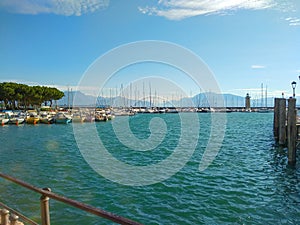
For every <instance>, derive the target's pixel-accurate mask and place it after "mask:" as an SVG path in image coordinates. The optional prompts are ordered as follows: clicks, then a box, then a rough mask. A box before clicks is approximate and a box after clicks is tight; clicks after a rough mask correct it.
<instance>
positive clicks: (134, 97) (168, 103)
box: [67, 83, 268, 108]
mask: <svg viewBox="0 0 300 225" xmlns="http://www.w3.org/2000/svg"><path fill="white" fill-rule="evenodd" d="M148 85H149V86H148V90H147V93H148V94H147V93H146V85H145V83H143V86H142V91H141V90H140V89H138V87H137V86H134V87H133V85H132V84H130V85H129V87H128V88H126V89H124V86H123V84H121V85H120V88H118V87H116V88H109V96H108V94H107V93H106V94H104V91H103V90H102V91H101V93H100V96H99V97H98V98H97V104H96V105H97V106H110V107H125V108H128V107H143V108H147V107H150V108H155V107H198V108H201V107H218V106H220V105H222V106H224V107H243V106H244V104H245V103H244V99H243V98H242V97H239V96H236V97H234V96H232V97H224V98H223V101H224V102H222V103H220V102H218V101H220V98H218V97H217V95H218V94H215V93H212V92H201V89H199V94H197V95H195V96H192V91H190V96H184V97H183V94H182V93H175V94H170V95H169V96H168V97H163V96H161V95H159V94H158V91H157V90H156V89H155V90H154V94H153V91H152V87H151V83H149V84H148ZM106 92H107V91H106ZM73 94H74V92H73V91H72V88H71V89H70V88H68V94H67V102H68V103H67V106H68V108H71V107H72V104H73V100H74V96H73ZM260 100H261V103H260V106H259V102H258V99H254V100H252V106H254V107H266V108H267V107H268V100H267V86H265V90H264V85H263V84H261V99H260ZM188 104H189V105H188Z"/></svg>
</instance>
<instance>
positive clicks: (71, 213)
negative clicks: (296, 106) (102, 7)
mask: <svg viewBox="0 0 300 225" xmlns="http://www.w3.org/2000/svg"><path fill="white" fill-rule="evenodd" d="M198 116H199V120H200V131H199V132H200V135H199V140H198V142H197V146H196V148H195V151H194V152H193V154H192V156H191V158H190V159H189V161H188V162H187V163H186V164H185V166H184V167H183V168H182V169H181V170H180V171H179V172H178V173H176V174H175V175H173V176H171V177H170V178H168V179H166V180H163V181H161V182H159V183H155V184H150V185H146V186H127V185H122V184H119V183H116V182H113V181H110V180H109V179H106V178H105V177H103V176H101V175H99V174H98V173H96V172H95V171H94V170H93V169H92V168H91V167H90V166H89V164H88V163H87V162H86V161H85V160H84V158H83V157H82V155H81V152H80V150H79V148H78V147H77V144H76V141H75V138H74V134H73V127H72V124H68V125H55V124H53V125H44V124H38V125H35V126H34V125H19V126H13V125H7V126H3V127H0V143H1V146H0V170H1V172H2V173H5V174H8V175H11V176H14V177H16V178H19V179H21V180H23V181H25V182H28V183H31V184H33V185H35V186H37V187H41V188H43V187H50V188H51V189H52V191H53V192H55V193H57V194H61V195H65V196H67V197H69V198H72V199H74V200H78V201H81V202H84V203H87V204H90V205H92V206H95V207H99V208H101V209H104V210H107V211H110V212H113V213H115V214H118V215H121V216H124V217H128V218H130V219H132V220H136V221H138V222H141V223H144V224H300V163H299V162H300V161H299V160H300V157H299V151H298V153H297V160H298V163H297V164H296V166H295V167H291V166H288V165H287V158H286V153H287V149H286V148H279V147H276V146H275V144H274V140H273V134H272V128H273V114H272V113H265V114H264V113H228V114H226V116H227V125H226V131H225V138H224V140H223V143H222V147H221V149H220V151H219V153H218V155H217V157H216V158H215V160H214V161H213V162H212V164H211V165H210V166H209V167H208V168H207V169H206V170H204V171H203V172H200V171H199V163H200V161H201V158H202V155H203V152H204V150H205V147H206V145H207V142H208V138H209V136H210V119H211V115H210V114H198ZM216 116H218V115H217V114H216ZM154 117H159V118H160V119H162V120H164V121H165V123H164V124H165V125H166V126H165V127H161V129H163V128H166V134H165V136H164V138H163V140H162V141H161V143H160V144H159V145H158V146H157V147H156V148H155V149H153V150H151V151H133V150H131V149H130V148H129V147H128V146H124V145H123V144H122V143H121V142H120V141H119V140H118V138H117V136H116V135H115V130H114V128H113V126H112V124H113V123H115V124H118V120H122V118H120V117H117V118H115V121H109V122H106V123H97V124H96V129H97V131H98V135H99V137H100V138H101V140H102V142H103V144H104V146H105V147H106V148H107V149H109V152H110V153H111V155H112V156H114V157H115V158H117V159H119V160H120V161H123V162H126V163H127V164H131V165H135V166H146V165H149V164H155V163H158V162H161V161H162V160H163V159H165V158H167V157H168V156H170V155H171V154H172V152H173V150H174V148H176V146H177V145H178V143H179V138H180V135H181V133H180V132H181V131H180V128H181V123H180V117H179V115H178V114H161V115H152V114H138V115H136V116H134V117H130V118H129V124H130V128H131V130H132V132H133V134H134V135H135V137H136V138H139V139H147V138H150V136H151V132H150V129H149V123H150V121H151V119H152V118H154ZM192 122H193V121H192ZM76 126H81V129H85V130H86V136H87V140H88V137H89V130H90V128H92V126H95V124H88V123H85V124H76ZM120 129H121V130H122V128H120ZM159 130H160V129H156V131H157V132H158V131H159ZM124 131H126V130H124ZM124 135H125V136H124V137H125V138H126V133H125V132H124ZM158 135H159V134H158ZM154 140H155V139H154ZM129 141H130V140H129ZM90 144H93V143H90ZM189 147H190V146H189V145H188V144H187V145H186V148H189ZM178 160H180V159H178ZM107 163H110V162H107ZM129 176H130V174H129ZM143 179H145V180H147V179H150V177H146V176H145V177H143ZM39 198H40V195H39V194H36V193H32V192H30V191H28V190H26V189H24V188H22V187H18V186H16V185H15V184H12V183H10V182H8V181H5V180H4V179H2V178H0V201H2V202H4V203H6V204H7V205H9V206H10V207H12V208H15V209H17V210H19V211H21V212H23V214H25V215H26V216H28V217H30V218H32V219H34V220H36V221H37V222H39ZM50 209H51V224H54V225H55V224H57V225H58V224H64V225H68V224H87V225H92V224H93V225H94V224H112V223H111V222H109V221H107V220H105V219H101V218H99V217H96V216H93V215H89V214H87V213H85V212H83V211H80V210H77V209H75V208H73V207H71V206H68V205H65V204H63V203H59V202H57V201H55V200H51V201H50Z"/></svg>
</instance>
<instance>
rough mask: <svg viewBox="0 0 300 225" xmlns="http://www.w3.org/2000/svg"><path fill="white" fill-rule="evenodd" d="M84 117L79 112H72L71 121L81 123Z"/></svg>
mask: <svg viewBox="0 0 300 225" xmlns="http://www.w3.org/2000/svg"><path fill="white" fill-rule="evenodd" d="M84 120H85V117H84V116H82V115H81V113H74V114H73V116H72V123H83V122H84Z"/></svg>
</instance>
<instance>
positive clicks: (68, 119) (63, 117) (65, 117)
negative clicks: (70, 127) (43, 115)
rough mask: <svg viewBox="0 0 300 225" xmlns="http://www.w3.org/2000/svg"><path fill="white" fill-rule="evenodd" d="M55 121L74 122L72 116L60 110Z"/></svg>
mask: <svg viewBox="0 0 300 225" xmlns="http://www.w3.org/2000/svg"><path fill="white" fill-rule="evenodd" d="M54 121H55V123H59V124H67V123H71V122H72V118H71V117H70V116H68V115H66V114H64V113H62V112H59V113H57V114H56V115H55V117H54Z"/></svg>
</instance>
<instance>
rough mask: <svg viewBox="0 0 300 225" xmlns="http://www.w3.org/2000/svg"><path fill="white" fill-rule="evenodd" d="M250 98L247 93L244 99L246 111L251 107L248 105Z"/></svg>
mask: <svg viewBox="0 0 300 225" xmlns="http://www.w3.org/2000/svg"><path fill="white" fill-rule="evenodd" d="M250 98H251V97H250V96H249V93H247V95H246V98H245V108H246V110H250V109H251V105H250Z"/></svg>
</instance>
